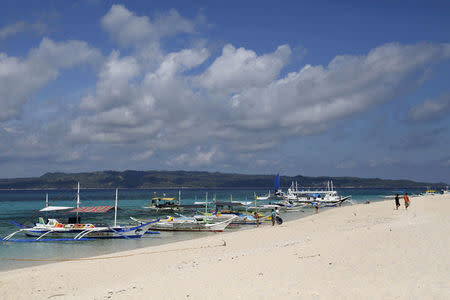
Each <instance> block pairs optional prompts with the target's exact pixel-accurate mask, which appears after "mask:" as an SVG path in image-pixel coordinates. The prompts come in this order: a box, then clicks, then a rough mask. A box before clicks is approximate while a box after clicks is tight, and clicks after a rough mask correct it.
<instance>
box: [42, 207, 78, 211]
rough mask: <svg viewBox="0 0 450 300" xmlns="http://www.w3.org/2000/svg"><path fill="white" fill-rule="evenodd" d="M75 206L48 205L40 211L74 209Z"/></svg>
mask: <svg viewBox="0 0 450 300" xmlns="http://www.w3.org/2000/svg"><path fill="white" fill-rule="evenodd" d="M72 208H73V207H70V206H46V207H44V208H43V209H41V210H39V211H44V212H45V211H57V210H68V209H72Z"/></svg>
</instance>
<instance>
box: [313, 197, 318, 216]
mask: <svg viewBox="0 0 450 300" xmlns="http://www.w3.org/2000/svg"><path fill="white" fill-rule="evenodd" d="M312 205H314V207H315V208H316V214H318V213H319V201H317V200H315V201H314V202H313V203H312Z"/></svg>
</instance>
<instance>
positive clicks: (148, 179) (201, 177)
mask: <svg viewBox="0 0 450 300" xmlns="http://www.w3.org/2000/svg"><path fill="white" fill-rule="evenodd" d="M274 178H275V175H245V174H232V173H219V172H214V173H211V172H195V171H132V170H127V171H123V172H117V171H99V172H89V173H46V174H44V175H42V176H40V177H31V178H13V179H0V189H44V188H45V189H46V188H60V189H65V188H73V187H74V186H75V184H76V182H77V181H79V182H80V183H81V185H82V186H83V188H116V187H117V188H175V187H186V188H188V187H192V188H245V187H254V188H271V189H273V186H274ZM328 180H333V183H334V186H335V187H339V188H424V187H427V186H433V187H441V186H445V185H446V184H445V183H426V182H415V181H410V180H389V179H380V178H358V177H327V176H322V177H308V176H301V175H298V176H280V186H282V187H288V186H289V185H290V184H291V182H292V181H297V182H298V184H299V185H301V186H302V187H324V186H326V182H327V181H328Z"/></svg>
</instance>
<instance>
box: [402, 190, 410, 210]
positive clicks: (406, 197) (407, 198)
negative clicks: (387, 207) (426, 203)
mask: <svg viewBox="0 0 450 300" xmlns="http://www.w3.org/2000/svg"><path fill="white" fill-rule="evenodd" d="M403 199H405V209H406V210H407V209H408V206H409V197H408V193H405V195H404V196H403Z"/></svg>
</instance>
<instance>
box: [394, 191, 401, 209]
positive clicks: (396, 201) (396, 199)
mask: <svg viewBox="0 0 450 300" xmlns="http://www.w3.org/2000/svg"><path fill="white" fill-rule="evenodd" d="M399 207H400V198H399V197H398V194H396V195H395V209H396V210H398V208H399Z"/></svg>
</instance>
